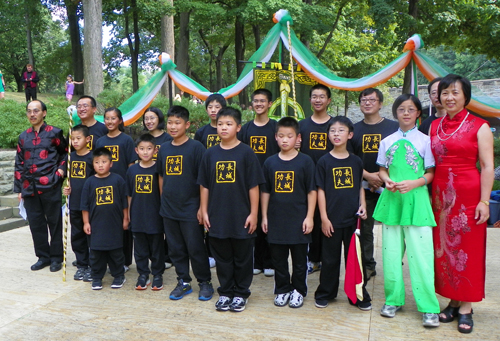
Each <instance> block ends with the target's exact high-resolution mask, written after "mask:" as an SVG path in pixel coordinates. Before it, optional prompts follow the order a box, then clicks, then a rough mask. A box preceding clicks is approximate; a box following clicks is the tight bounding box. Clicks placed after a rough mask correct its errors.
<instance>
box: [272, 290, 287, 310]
mask: <svg viewBox="0 0 500 341" xmlns="http://www.w3.org/2000/svg"><path fill="white" fill-rule="evenodd" d="M289 299H290V293H289V292H286V293H284V294H278V295H276V297H275V298H274V305H275V306H277V307H284V306H286V305H287V304H288V300H289Z"/></svg>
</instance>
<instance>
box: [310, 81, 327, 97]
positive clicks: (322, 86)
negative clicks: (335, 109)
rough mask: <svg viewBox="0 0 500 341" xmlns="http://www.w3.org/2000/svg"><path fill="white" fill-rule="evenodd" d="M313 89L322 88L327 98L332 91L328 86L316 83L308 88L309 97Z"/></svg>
mask: <svg viewBox="0 0 500 341" xmlns="http://www.w3.org/2000/svg"><path fill="white" fill-rule="evenodd" d="M314 90H324V91H325V92H326V96H327V97H328V98H331V97H332V91H331V90H330V88H329V87H327V86H326V85H323V84H316V85H314V86H313V87H312V88H311V90H309V98H311V96H312V93H313V91H314Z"/></svg>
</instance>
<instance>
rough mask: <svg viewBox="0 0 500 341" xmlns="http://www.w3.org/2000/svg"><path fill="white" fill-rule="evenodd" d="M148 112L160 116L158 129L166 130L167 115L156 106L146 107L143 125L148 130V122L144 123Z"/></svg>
mask: <svg viewBox="0 0 500 341" xmlns="http://www.w3.org/2000/svg"><path fill="white" fill-rule="evenodd" d="M147 112H152V113H154V114H155V115H156V116H158V127H157V129H160V130H164V129H165V116H163V112H162V111H161V110H160V109H159V108H155V107H149V108H147V109H146V111H144V115H142V125H143V126H144V129H145V130H148V128H146V123H144V117H145V116H146V113H147Z"/></svg>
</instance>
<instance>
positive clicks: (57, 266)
mask: <svg viewBox="0 0 500 341" xmlns="http://www.w3.org/2000/svg"><path fill="white" fill-rule="evenodd" d="M61 269H62V263H60V262H52V263H50V272H57V271H59V270H61Z"/></svg>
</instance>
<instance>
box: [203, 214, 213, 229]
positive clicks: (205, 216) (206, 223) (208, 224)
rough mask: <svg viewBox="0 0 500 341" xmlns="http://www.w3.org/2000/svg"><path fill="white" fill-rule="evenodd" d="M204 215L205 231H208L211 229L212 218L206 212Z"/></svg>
mask: <svg viewBox="0 0 500 341" xmlns="http://www.w3.org/2000/svg"><path fill="white" fill-rule="evenodd" d="M202 215H203V217H202V221H201V222H202V224H203V226H204V227H205V231H206V232H208V231H210V227H211V225H210V220H209V219H208V213H206V212H204V213H203V214H202Z"/></svg>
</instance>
